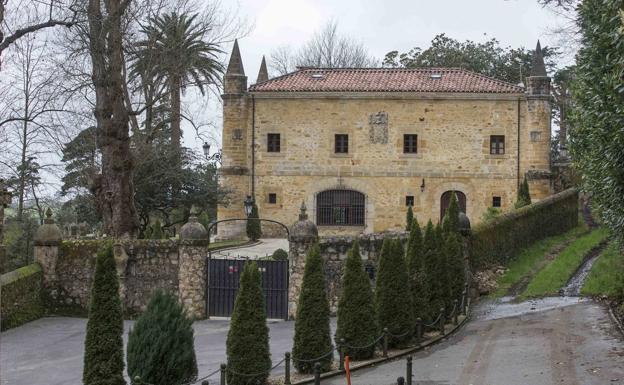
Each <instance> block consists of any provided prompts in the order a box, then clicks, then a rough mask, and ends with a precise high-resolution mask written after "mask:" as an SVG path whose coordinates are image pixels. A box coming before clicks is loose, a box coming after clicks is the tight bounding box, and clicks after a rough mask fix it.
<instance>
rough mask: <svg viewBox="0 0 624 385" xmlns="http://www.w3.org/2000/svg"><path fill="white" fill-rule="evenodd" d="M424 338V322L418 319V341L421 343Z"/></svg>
mask: <svg viewBox="0 0 624 385" xmlns="http://www.w3.org/2000/svg"><path fill="white" fill-rule="evenodd" d="M422 338H423V322H422V318H416V340H417V341H418V342H419V343H420V341H422Z"/></svg>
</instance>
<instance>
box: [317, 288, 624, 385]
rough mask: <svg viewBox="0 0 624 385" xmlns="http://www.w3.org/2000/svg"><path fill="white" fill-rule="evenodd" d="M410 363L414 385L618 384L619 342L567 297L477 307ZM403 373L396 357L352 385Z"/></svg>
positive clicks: (621, 366)
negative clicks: (461, 324)
mask: <svg viewBox="0 0 624 385" xmlns="http://www.w3.org/2000/svg"><path fill="white" fill-rule="evenodd" d="M413 358H414V360H413V368H414V369H413V374H414V375H413V384H419V385H434V384H435V385H442V384H460V385H468V384H474V385H550V384H565V385H591V384H596V385H606V384H624V341H623V339H622V335H621V334H619V332H618V331H617V330H616V329H615V326H614V324H613V323H612V321H611V319H610V318H609V314H608V312H607V310H606V309H605V308H604V307H603V306H602V305H600V304H597V303H595V302H592V301H589V300H582V299H578V298H570V297H562V298H546V299H544V300H537V301H528V302H524V303H521V304H512V303H503V304H498V305H490V304H487V303H484V304H480V305H479V306H478V307H477V308H476V309H475V312H474V314H473V319H472V321H471V322H469V323H468V324H467V325H466V326H465V327H464V328H463V329H462V330H460V331H459V332H458V333H457V334H455V335H453V336H451V337H449V339H448V340H447V341H444V342H442V343H441V344H439V345H437V346H435V347H432V348H431V349H429V350H426V351H423V352H419V353H416V354H414V356H413ZM405 369H406V366H405V360H404V359H400V360H397V361H394V362H391V363H387V364H383V365H380V366H378V367H376V368H370V369H365V370H362V371H358V372H355V373H353V374H352V377H351V378H352V385H369V384H370V385H385V384H388V385H390V384H396V379H397V377H399V376H405V373H406V372H405ZM322 384H324V385H329V384H335V385H338V384H340V385H344V384H346V381H345V379H344V377H336V378H333V379H327V380H325V381H323V382H322Z"/></svg>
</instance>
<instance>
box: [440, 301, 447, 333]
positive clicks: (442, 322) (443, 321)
mask: <svg viewBox="0 0 624 385" xmlns="http://www.w3.org/2000/svg"><path fill="white" fill-rule="evenodd" d="M445 312H446V309H444V308H440V335H441V336H443V335H444V325H446V314H445Z"/></svg>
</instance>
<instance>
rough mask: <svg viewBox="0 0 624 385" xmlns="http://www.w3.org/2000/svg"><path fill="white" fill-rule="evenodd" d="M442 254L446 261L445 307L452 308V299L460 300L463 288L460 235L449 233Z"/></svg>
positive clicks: (462, 259) (462, 258)
mask: <svg viewBox="0 0 624 385" xmlns="http://www.w3.org/2000/svg"><path fill="white" fill-rule="evenodd" d="M444 255H445V257H446V261H447V265H448V266H447V269H448V271H447V276H448V290H449V301H448V302H447V309H449V311H450V309H451V308H452V306H453V300H455V299H457V300H460V297H461V294H462V291H463V289H464V255H463V245H462V240H461V236H460V235H459V234H458V233H454V232H453V233H449V234H448V235H447V236H446V241H445V243H444Z"/></svg>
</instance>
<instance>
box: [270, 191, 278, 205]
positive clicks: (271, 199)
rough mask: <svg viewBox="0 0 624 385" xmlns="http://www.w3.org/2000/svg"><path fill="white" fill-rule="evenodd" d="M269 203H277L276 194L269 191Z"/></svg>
mask: <svg viewBox="0 0 624 385" xmlns="http://www.w3.org/2000/svg"><path fill="white" fill-rule="evenodd" d="M269 203H271V204H276V203H277V194H275V193H270V194H269Z"/></svg>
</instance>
